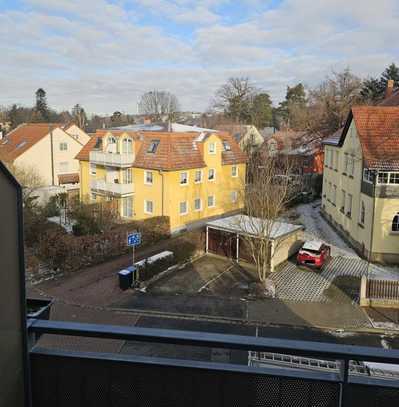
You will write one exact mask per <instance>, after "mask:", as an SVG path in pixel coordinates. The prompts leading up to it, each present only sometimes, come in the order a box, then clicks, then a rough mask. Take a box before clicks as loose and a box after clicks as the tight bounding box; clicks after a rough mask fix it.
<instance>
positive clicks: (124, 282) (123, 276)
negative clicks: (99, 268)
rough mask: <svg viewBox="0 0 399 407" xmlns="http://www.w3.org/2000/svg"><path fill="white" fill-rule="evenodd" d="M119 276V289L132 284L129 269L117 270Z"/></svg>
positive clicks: (125, 288)
mask: <svg viewBox="0 0 399 407" xmlns="http://www.w3.org/2000/svg"><path fill="white" fill-rule="evenodd" d="M118 276H119V288H120V289H121V290H127V289H128V288H130V287H131V286H132V283H133V273H132V271H131V270H121V271H119V272H118Z"/></svg>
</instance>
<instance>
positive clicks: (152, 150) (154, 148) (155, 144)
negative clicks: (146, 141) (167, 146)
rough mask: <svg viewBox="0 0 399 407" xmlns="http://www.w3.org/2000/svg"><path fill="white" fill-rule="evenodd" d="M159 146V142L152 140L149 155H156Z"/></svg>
mask: <svg viewBox="0 0 399 407" xmlns="http://www.w3.org/2000/svg"><path fill="white" fill-rule="evenodd" d="M158 145H159V140H151V143H150V146H149V147H148V150H147V153H150V154H155V153H156V151H157V148H158Z"/></svg>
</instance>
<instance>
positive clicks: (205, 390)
mask: <svg viewBox="0 0 399 407" xmlns="http://www.w3.org/2000/svg"><path fill="white" fill-rule="evenodd" d="M28 333H29V336H30V344H31V346H32V344H34V337H35V336H36V335H42V334H55V335H67V336H75V337H89V338H103V339H119V340H120V339H122V340H126V341H138V342H147V343H160V344H171V345H189V346H195V347H198V346H199V347H207V348H225V349H235V350H239V351H243V352H248V353H249V352H251V351H255V352H276V353H280V354H290V355H296V356H302V357H311V358H318V359H323V360H334V361H335V363H336V364H337V368H336V369H333V370H332V371H323V370H311V369H301V368H298V367H297V368H289V367H286V366H278V365H277V366H276V365H273V366H272V365H271V366H270V367H268V366H266V367H253V366H247V365H236V364H227V363H212V362H203V361H201V362H200V361H193V360H176V359H166V358H159V357H145V356H136V355H124V354H108V353H95V352H77V351H66V350H53V349H47V348H39V347H38V346H37V345H36V346H33V348H32V349H31V351H30V360H31V369H30V372H31V388H32V395H33V404H32V406H33V407H36V406H41V407H47V406H55V405H73V406H76V407H79V406H82V407H83V406H88V405H93V406H94V405H95V406H100V405H101V406H106V407H108V406H110V407H111V406H139V407H141V406H166V405H167V406H174V407H180V406H182V407H183V406H184V407H187V406H193V405H195V406H233V405H234V406H273V407H288V406H296V407H301V406H303V407H311V406H318V407H335V406H348V407H349V406H351V407H353V406H362V407H363V406H381V407H385V406H397V405H399V383H398V381H397V380H389V379H380V378H373V377H370V376H362V375H353V374H351V373H350V371H349V366H350V361H372V362H381V363H396V364H399V351H398V350H389V349H382V348H370V347H358V346H348V345H336V344H330V343H321V342H307V341H296V340H286V339H276V338H263V337H262V338H261V337H252V336H237V335H224V334H213V333H204V332H193V331H176V330H164V329H151V328H137V327H125V326H123V327H122V326H110V325H94V324H81V323H71V322H59V321H40V320H29V321H28ZM75 345H76V343H75Z"/></svg>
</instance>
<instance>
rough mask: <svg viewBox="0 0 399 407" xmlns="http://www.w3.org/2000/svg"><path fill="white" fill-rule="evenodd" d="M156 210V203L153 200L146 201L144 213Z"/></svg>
mask: <svg viewBox="0 0 399 407" xmlns="http://www.w3.org/2000/svg"><path fill="white" fill-rule="evenodd" d="M153 212H154V203H153V202H152V201H144V213H148V214H150V215H151V214H152V213H153Z"/></svg>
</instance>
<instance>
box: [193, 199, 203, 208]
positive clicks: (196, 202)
mask: <svg viewBox="0 0 399 407" xmlns="http://www.w3.org/2000/svg"><path fill="white" fill-rule="evenodd" d="M194 210H196V211H200V210H202V201H201V198H197V199H194Z"/></svg>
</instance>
